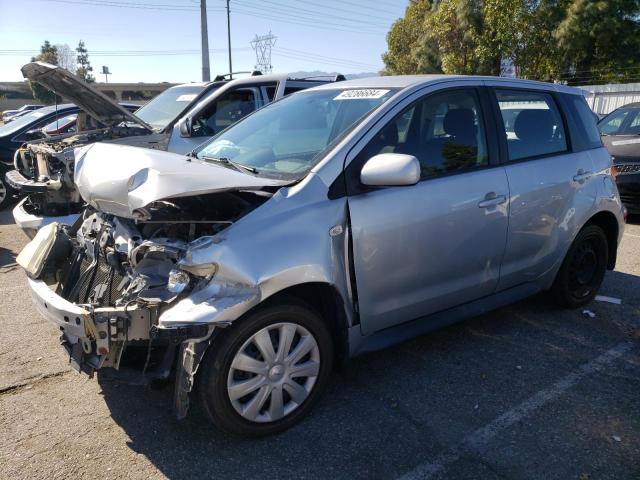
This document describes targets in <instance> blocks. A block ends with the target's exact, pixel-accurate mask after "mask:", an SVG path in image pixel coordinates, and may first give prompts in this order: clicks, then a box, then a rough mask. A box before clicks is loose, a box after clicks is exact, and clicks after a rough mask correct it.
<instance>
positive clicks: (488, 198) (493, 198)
mask: <svg viewBox="0 0 640 480" xmlns="http://www.w3.org/2000/svg"><path fill="white" fill-rule="evenodd" d="M506 201H507V197H506V196H504V195H498V194H497V193H496V192H489V193H487V194H486V195H485V196H484V200H482V201H481V202H480V203H478V207H480V208H489V207H495V206H497V205H500V204H502V203H504V202H506Z"/></svg>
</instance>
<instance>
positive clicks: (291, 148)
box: [197, 89, 394, 180]
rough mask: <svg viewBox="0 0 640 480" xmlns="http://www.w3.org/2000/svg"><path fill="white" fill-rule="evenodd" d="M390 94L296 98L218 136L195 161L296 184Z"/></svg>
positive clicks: (352, 93)
mask: <svg viewBox="0 0 640 480" xmlns="http://www.w3.org/2000/svg"><path fill="white" fill-rule="evenodd" d="M393 93H394V90H392V89H351V90H317V91H310V90H307V91H304V92H299V93H295V94H292V95H290V96H288V97H285V98H283V99H282V100H280V101H278V102H275V103H272V104H270V105H268V106H266V107H264V108H262V109H261V110H258V111H256V112H255V113H254V114H253V115H250V116H248V117H246V119H244V120H242V121H240V122H238V123H236V124H235V125H234V126H232V127H230V128H228V129H227V130H225V131H223V132H222V133H221V134H220V135H218V136H216V137H214V138H213V139H212V141H211V142H209V143H206V144H204V145H203V146H201V147H200V148H199V149H198V151H197V157H198V158H200V159H204V160H222V161H230V162H233V163H236V164H240V165H242V166H245V167H250V168H251V169H252V170H254V171H255V173H257V174H258V175H265V176H273V177H276V178H284V179H292V180H293V179H299V178H302V177H303V176H304V175H305V174H306V173H307V172H308V171H309V170H311V168H312V167H313V166H314V165H315V164H316V163H317V162H318V161H319V160H320V159H321V158H322V153H323V152H324V151H325V150H326V149H327V148H328V147H330V146H331V145H332V144H333V143H334V142H336V141H337V140H338V139H339V138H341V136H342V135H343V134H345V133H346V132H347V131H348V130H349V129H350V128H351V127H353V126H355V125H356V124H357V123H358V121H359V120H360V119H361V118H362V117H364V116H365V115H366V114H368V113H369V112H371V111H372V110H373V109H374V108H376V107H378V106H379V105H382V104H383V103H384V102H385V101H386V100H388V99H389V98H390V97H391V96H392V95H393Z"/></svg>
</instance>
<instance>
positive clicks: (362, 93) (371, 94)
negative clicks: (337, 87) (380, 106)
mask: <svg viewBox="0 0 640 480" xmlns="http://www.w3.org/2000/svg"><path fill="white" fill-rule="evenodd" d="M387 93H389V90H380V89H377V88H360V89H358V90H345V91H344V92H341V93H340V95H338V96H337V97H335V98H334V100H359V99H362V98H367V99H368V98H381V97H383V96H384V95H385V94H387Z"/></svg>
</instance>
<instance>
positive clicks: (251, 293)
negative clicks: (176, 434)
mask: <svg viewBox="0 0 640 480" xmlns="http://www.w3.org/2000/svg"><path fill="white" fill-rule="evenodd" d="M260 297H261V296H260V289H259V288H258V287H257V286H251V285H242V284H238V283H233V282H224V281H221V280H219V279H217V280H216V281H212V282H210V283H209V284H208V285H207V286H206V287H204V288H202V289H201V290H199V291H197V292H194V293H192V294H191V295H190V296H189V297H187V298H185V299H183V300H180V301H179V302H178V303H177V304H176V305H174V306H173V307H172V308H170V309H169V310H167V311H165V312H164V313H163V314H162V315H161V316H160V318H159V326H160V327H162V328H166V329H176V328H180V327H185V326H189V325H194V324H209V325H212V326H213V327H214V328H213V329H212V334H211V335H209V336H208V337H207V338H206V339H190V340H187V341H185V342H183V343H182V344H181V346H180V351H179V356H178V361H177V363H176V376H175V387H174V403H173V408H174V412H175V415H176V417H177V418H178V419H183V418H185V416H186V415H187V412H188V410H189V393H190V392H191V391H192V390H193V386H194V379H195V375H196V373H197V371H198V367H199V366H200V363H201V361H202V359H203V358H204V354H205V353H206V351H207V349H208V348H209V346H210V345H211V343H212V341H213V339H214V337H215V335H217V332H218V331H219V328H224V327H227V326H229V325H231V323H232V322H233V321H234V320H235V319H237V318H239V317H240V316H242V315H243V314H244V313H246V312H247V311H248V310H249V309H251V308H252V307H253V306H255V305H257V304H258V303H259V302H260Z"/></svg>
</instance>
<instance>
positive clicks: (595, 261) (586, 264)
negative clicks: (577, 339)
mask: <svg viewBox="0 0 640 480" xmlns="http://www.w3.org/2000/svg"><path fill="white" fill-rule="evenodd" d="M608 256H609V246H608V243H607V237H606V235H605V233H604V232H603V231H602V229H601V228H600V227H598V226H597V225H587V226H586V227H584V228H583V229H582V230H581V231H580V233H578V235H577V236H576V238H575V240H574V241H573V243H572V244H571V247H570V248H569V251H568V252H567V256H566V257H565V259H564V261H563V262H562V266H561V267H560V271H559V272H558V275H557V276H556V279H555V282H554V284H553V287H552V289H551V292H552V293H553V295H554V297H555V299H556V301H557V302H558V303H559V304H560V305H561V306H563V307H567V308H578V307H581V306H583V305H585V304H587V303H589V302H590V301H591V300H593V298H594V297H595V296H596V294H597V293H598V290H599V289H600V285H601V284H602V280H603V279H604V274H605V272H606V270H607V260H608Z"/></svg>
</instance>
